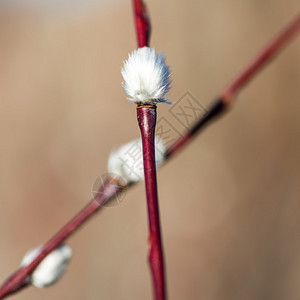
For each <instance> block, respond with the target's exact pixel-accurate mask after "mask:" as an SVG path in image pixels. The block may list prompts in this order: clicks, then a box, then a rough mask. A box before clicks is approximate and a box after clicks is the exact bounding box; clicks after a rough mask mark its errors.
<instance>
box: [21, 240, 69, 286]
mask: <svg viewBox="0 0 300 300" xmlns="http://www.w3.org/2000/svg"><path fill="white" fill-rule="evenodd" d="M41 250H42V247H37V248H35V249H33V250H30V251H29V252H27V253H26V254H25V256H24V258H23V260H22V262H21V266H22V267H25V266H27V265H29V264H30V263H31V262H32V261H33V260H34V259H35V258H36V257H37V256H38V255H39V253H40V252H41ZM71 257H72V248H71V247H70V246H68V245H66V244H61V245H60V246H59V247H58V248H56V249H55V250H53V251H52V252H50V253H49V254H48V255H47V256H46V257H45V258H44V259H43V260H42V262H41V263H40V264H39V265H38V266H37V268H36V269H35V270H34V272H33V273H32V274H31V277H30V282H31V284H32V285H33V286H35V287H37V288H44V287H46V286H49V285H52V284H53V283H55V282H56V281H57V280H59V278H60V277H61V276H62V275H63V274H64V272H65V271H66V268H67V265H68V263H69V261H70V259H71Z"/></svg>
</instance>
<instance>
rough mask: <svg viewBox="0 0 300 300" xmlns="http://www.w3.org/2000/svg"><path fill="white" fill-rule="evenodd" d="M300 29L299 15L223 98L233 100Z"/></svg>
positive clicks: (250, 65) (227, 90) (238, 77)
mask: <svg viewBox="0 0 300 300" xmlns="http://www.w3.org/2000/svg"><path fill="white" fill-rule="evenodd" d="M299 29H300V15H298V16H297V17H296V18H295V19H294V20H293V21H292V22H291V23H290V24H289V25H288V26H287V27H286V28H285V30H283V31H282V32H281V33H280V34H279V35H278V36H277V37H275V38H274V39H273V40H272V41H271V42H270V43H269V45H267V46H266V47H265V48H264V49H263V50H262V51H261V52H260V53H259V54H258V55H257V56H256V57H255V58H254V60H253V61H252V62H251V63H250V64H249V66H247V67H246V68H245V69H244V70H243V71H242V72H241V74H239V75H238V76H237V78H236V79H234V80H233V81H232V82H231V83H230V84H229V85H228V86H227V87H226V88H225V89H224V90H223V91H222V92H221V97H223V98H224V99H231V98H232V97H233V96H234V95H235V94H236V93H237V92H238V91H239V90H240V89H241V88H242V87H243V86H244V85H246V84H247V83H248V82H249V81H250V80H251V79H252V78H253V77H254V76H255V75H256V73H257V72H258V71H260V70H261V69H262V67H263V66H264V65H265V64H266V63H268V62H270V60H271V59H272V58H273V57H274V56H275V55H276V54H278V52H279V51H280V50H281V49H282V48H283V46H285V45H286V44H287V43H288V42H289V41H290V40H291V38H292V37H294V36H295V34H296V33H297V32H298V30H299Z"/></svg>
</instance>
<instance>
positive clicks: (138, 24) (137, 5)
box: [133, 0, 151, 48]
mask: <svg viewBox="0 0 300 300" xmlns="http://www.w3.org/2000/svg"><path fill="white" fill-rule="evenodd" d="M133 8H134V16H135V28H136V34H137V41H138V47H139V48H142V47H145V46H148V45H149V38H150V32H151V24H150V20H149V17H148V13H147V7H146V5H145V4H144V2H143V1H142V0H133Z"/></svg>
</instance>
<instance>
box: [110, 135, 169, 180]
mask: <svg viewBox="0 0 300 300" xmlns="http://www.w3.org/2000/svg"><path fill="white" fill-rule="evenodd" d="M165 152H166V148H165V145H164V142H163V140H162V138H161V137H158V136H156V137H155V163H156V167H160V166H161V165H162V164H163V163H164V161H165ZM107 169H108V172H109V173H112V174H116V175H118V176H120V177H121V178H122V179H123V180H124V181H125V184H128V183H133V182H139V181H141V180H143V179H144V164H143V149H142V140H141V139H137V140H134V141H132V142H130V143H127V144H125V145H123V146H121V147H120V148H118V149H117V150H115V151H113V152H112V153H111V154H110V156H109V158H108V166H107Z"/></svg>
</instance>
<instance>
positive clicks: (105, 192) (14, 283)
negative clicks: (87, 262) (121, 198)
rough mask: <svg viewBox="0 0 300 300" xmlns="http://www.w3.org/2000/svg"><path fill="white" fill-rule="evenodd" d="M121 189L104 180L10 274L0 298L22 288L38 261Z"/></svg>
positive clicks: (1, 290) (113, 183)
mask: <svg viewBox="0 0 300 300" xmlns="http://www.w3.org/2000/svg"><path fill="white" fill-rule="evenodd" d="M121 191H122V187H120V186H119V185H118V184H117V183H115V182H114V181H113V180H108V181H106V182H105V183H104V184H103V186H102V187H101V188H100V190H99V192H98V193H97V197H95V199H93V200H92V201H91V202H90V203H89V204H87V206H86V207H84V208H83V209H82V210H81V211H80V212H79V213H78V214H77V215H76V216H75V217H74V218H73V219H72V220H71V221H70V222H69V223H67V224H66V225H65V226H64V227H63V228H62V229H61V230H60V231H59V232H58V233H57V234H56V235H54V236H53V237H52V238H51V239H50V240H49V241H48V242H47V243H46V244H45V245H44V246H43V248H42V250H41V253H40V254H39V255H38V256H37V257H36V258H35V259H34V260H33V261H32V262H31V263H30V264H29V265H27V266H26V267H21V268H19V269H18V270H17V271H16V272H15V273H14V274H13V275H11V276H10V277H9V278H8V279H7V280H6V281H5V282H4V284H3V285H2V286H1V288H0V299H3V298H5V297H6V296H8V295H10V294H12V293H15V292H17V291H18V290H20V289H22V288H24V287H25V286H26V285H27V283H28V279H29V278H30V275H31V274H32V272H33V271H34V269H35V268H36V267H37V266H38V265H39V263H40V262H41V261H42V260H43V259H44V258H45V257H46V256H47V255H48V254H49V253H50V252H52V251H53V250H54V249H56V248H57V247H58V246H59V245H60V244H61V243H62V242H63V241H64V240H66V239H67V238H68V237H69V236H70V235H71V234H72V233H74V231H75V230H76V229H78V228H79V227H80V226H81V225H83V224H84V222H85V221H86V220H88V219H89V218H90V217H91V216H92V215H94V214H95V212H97V211H98V209H99V208H100V207H101V206H102V205H103V204H104V203H106V202H108V201H109V200H111V199H112V198H114V197H115V196H117V195H118V194H119V193H120V192H121Z"/></svg>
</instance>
